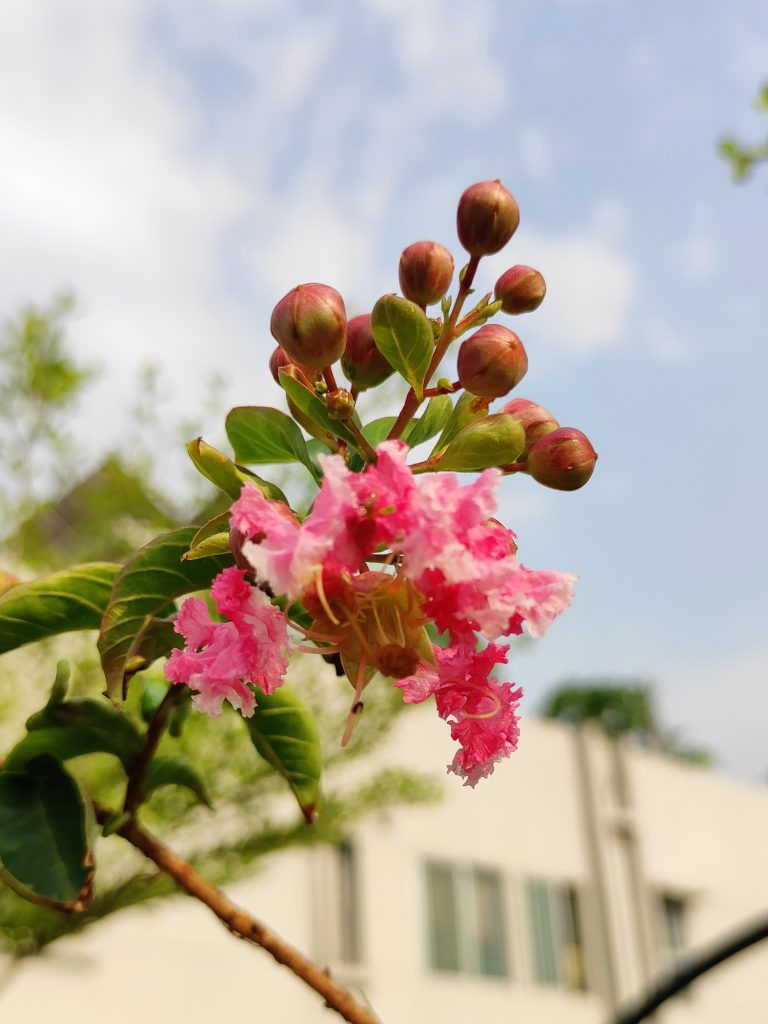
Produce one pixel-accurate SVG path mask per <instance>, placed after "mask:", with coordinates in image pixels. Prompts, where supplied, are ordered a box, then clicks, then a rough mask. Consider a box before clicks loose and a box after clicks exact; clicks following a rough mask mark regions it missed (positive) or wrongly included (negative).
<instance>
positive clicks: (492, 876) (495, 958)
mask: <svg viewBox="0 0 768 1024" xmlns="http://www.w3.org/2000/svg"><path fill="white" fill-rule="evenodd" d="M426 883H427V920H428V927H429V964H430V967H432V968H433V970H437V971H462V972H464V973H467V974H481V975H485V976H487V977H495V978H505V977H507V975H508V973H509V971H508V967H507V942H506V932H505V913H504V891H503V884H502V880H501V876H500V874H499V873H498V872H497V871H493V870H491V869H489V868H465V867H455V866H453V865H450V864H439V863H436V862H430V863H428V864H427V866H426Z"/></svg>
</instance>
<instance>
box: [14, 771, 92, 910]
mask: <svg viewBox="0 0 768 1024" xmlns="http://www.w3.org/2000/svg"><path fill="white" fill-rule="evenodd" d="M0 876H2V878H3V880H4V881H5V882H6V883H7V884H8V885H9V886H10V887H11V888H12V889H14V890H15V891H16V892H17V893H19V895H21V896H23V897H24V898H25V899H28V900H31V901H32V902H33V903H40V904H42V905H43V906H46V907H51V908H53V909H54V910H63V911H70V912H71V911H82V910H85V909H86V907H87V906H88V903H89V902H90V898H91V889H92V885H93V857H92V853H91V849H90V844H89V842H88V829H87V827H86V814H85V806H84V804H83V799H82V797H81V795H80V790H79V789H78V787H77V784H76V782H75V781H74V779H73V778H71V776H70V775H68V774H67V772H66V771H65V770H64V768H63V767H62V765H61V763H60V762H59V761H58V760H57V759H56V758H55V757H39V758H37V759H35V760H34V761H32V762H31V763H30V764H29V766H28V769H27V771H25V772H10V771H7V770H6V771H3V772H0Z"/></svg>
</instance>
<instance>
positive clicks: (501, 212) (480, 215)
mask: <svg viewBox="0 0 768 1024" xmlns="http://www.w3.org/2000/svg"><path fill="white" fill-rule="evenodd" d="M519 223H520V210H519V209H518V206H517V203H516V202H515V197H514V196H513V195H512V194H511V193H510V192H508V191H507V190H506V189H505V188H504V186H503V185H502V184H501V182H500V181H498V180H496V181H479V182H477V184H476V185H470V186H469V188H468V189H466V190H465V191H464V193H463V194H462V196H461V199H459V208H458V210H457V212H456V228H457V231H458V235H459V241H460V242H461V244H462V245H463V246H464V248H465V249H466V250H467V252H468V253H469V254H470V256H490V255H491V254H492V253H494V252H498V251H499V250H500V249H503V248H504V246H505V245H506V244H507V242H508V241H509V240H510V238H511V237H512V235H514V233H515V231H516V230H517V225H518V224H519Z"/></svg>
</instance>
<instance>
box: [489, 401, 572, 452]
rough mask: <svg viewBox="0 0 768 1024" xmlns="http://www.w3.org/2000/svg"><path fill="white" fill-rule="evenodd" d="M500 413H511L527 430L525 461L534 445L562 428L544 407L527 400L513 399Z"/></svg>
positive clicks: (524, 450)
mask: <svg viewBox="0 0 768 1024" xmlns="http://www.w3.org/2000/svg"><path fill="white" fill-rule="evenodd" d="M499 412H506V413H509V415H510V416H514V417H515V419H516V420H519V421H520V422H521V423H522V425H523V429H524V430H525V448H524V449H523V453H522V455H521V458H523V459H524V458H526V456H527V455H528V452H529V451H530V448H531V445H532V444H535V443H536V442H537V441H538V440H539V438H541V437H545V436H546V435H547V434H551V433H552V431H553V430H557V428H558V427H559V426H560V424H559V423H558V422H557V420H556V419H555V417H554V416H553V415H552V413H551V412H547V410H546V409H544V408H542V406H540V405H536V403H535V402H530V401H529V400H528V399H527V398H513V399H512V401H511V402H507V403H506V405H503V406H502V407H501V409H499Z"/></svg>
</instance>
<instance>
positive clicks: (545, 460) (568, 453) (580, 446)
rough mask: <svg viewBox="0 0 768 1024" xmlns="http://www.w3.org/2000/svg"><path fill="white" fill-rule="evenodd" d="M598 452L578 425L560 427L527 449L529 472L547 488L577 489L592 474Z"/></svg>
mask: <svg viewBox="0 0 768 1024" xmlns="http://www.w3.org/2000/svg"><path fill="white" fill-rule="evenodd" d="M596 462H597V453H596V451H595V449H594V448H593V447H592V445H591V443H590V440H589V438H588V437H586V435H584V434H582V432H581V431H580V430H576V428H575V427H560V428H559V429H558V430H553V431H552V433H551V434H547V435H546V437H542V438H540V440H538V441H537V442H536V443H535V444H534V445H532V446H531V450H530V451H529V452H528V472H529V473H530V474H531V476H532V477H533V479H534V480H536V481H538V483H540V484H544V486H545V487H554V488H555V490H558V491H576V490H578V489H579V487H583V486H584V484H585V483H586V482H587V480H589V478H590V477H591V476H592V471H593V470H594V468H595V463H596Z"/></svg>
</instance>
